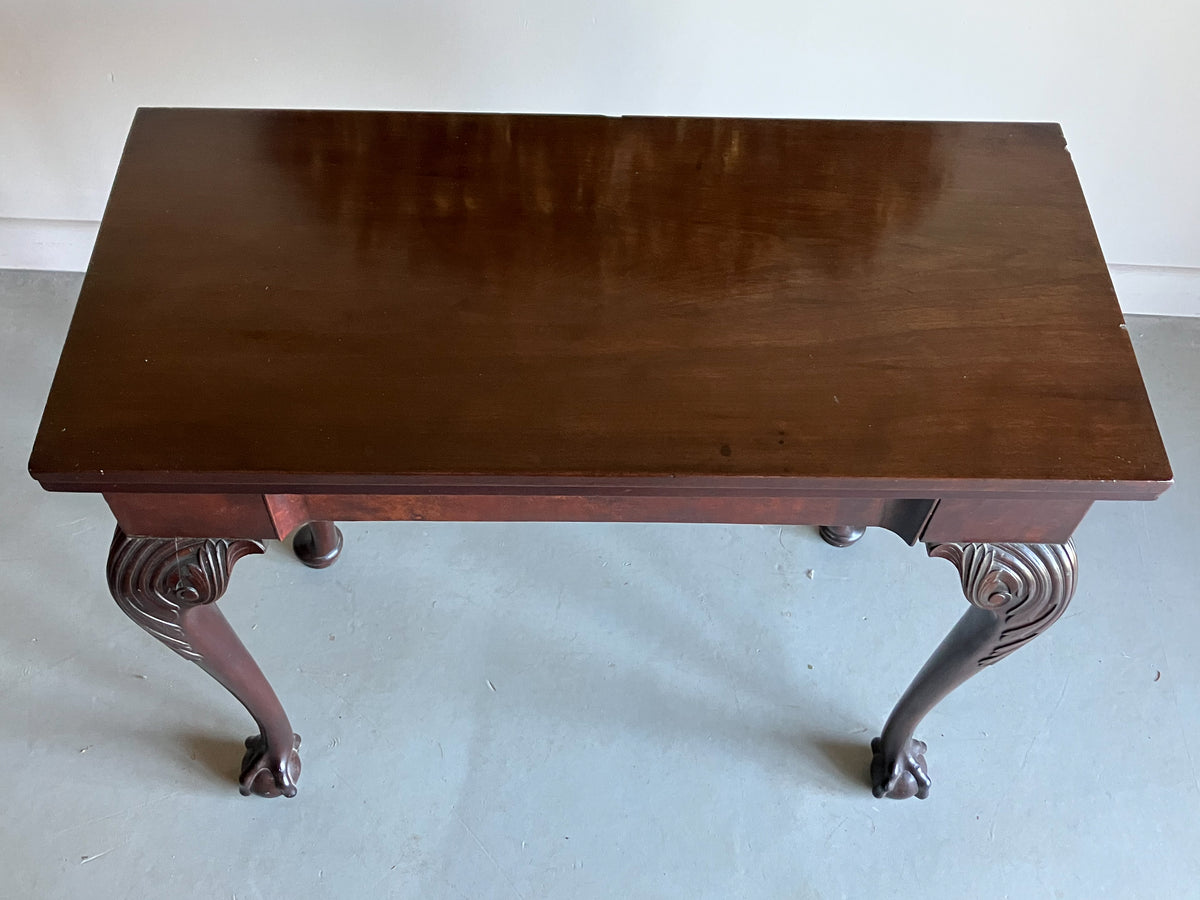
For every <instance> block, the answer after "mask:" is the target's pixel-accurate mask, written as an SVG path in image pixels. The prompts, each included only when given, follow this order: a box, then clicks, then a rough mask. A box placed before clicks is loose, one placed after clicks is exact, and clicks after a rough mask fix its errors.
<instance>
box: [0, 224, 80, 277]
mask: <svg viewBox="0 0 1200 900" xmlns="http://www.w3.org/2000/svg"><path fill="white" fill-rule="evenodd" d="M99 228H100V223H99V222H81V221H78V220H74V219H15V218H2V217H0V269H43V270H52V271H58V272H82V271H84V270H85V269H87V264H88V259H90V258H91V255H92V245H93V244H94V243H96V232H97V231H98V230H99Z"/></svg>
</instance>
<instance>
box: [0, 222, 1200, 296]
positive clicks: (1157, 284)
mask: <svg viewBox="0 0 1200 900" xmlns="http://www.w3.org/2000/svg"><path fill="white" fill-rule="evenodd" d="M99 227H100V223H99V222H81V221H69V220H62V219H17V218H0V269H44V270H55V271H62V272H82V271H84V270H85V269H86V268H87V264H88V259H89V258H90V257H91V255H92V245H93V244H94V243H95V242H96V231H97V230H98V229H99ZM1109 271H1110V273H1111V274H1112V279H1113V285H1114V287H1115V288H1116V290H1117V298H1118V299H1119V300H1120V302H1121V309H1122V311H1123V312H1125V314H1126V315H1152V316H1200V267H1182V266H1130V265H1111V266H1109Z"/></svg>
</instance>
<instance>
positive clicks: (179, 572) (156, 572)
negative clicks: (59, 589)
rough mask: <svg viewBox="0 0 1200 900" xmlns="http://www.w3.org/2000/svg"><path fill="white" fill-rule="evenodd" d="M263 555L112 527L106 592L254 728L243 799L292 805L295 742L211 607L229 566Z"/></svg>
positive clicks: (242, 546) (238, 546) (248, 545)
mask: <svg viewBox="0 0 1200 900" xmlns="http://www.w3.org/2000/svg"><path fill="white" fill-rule="evenodd" d="M262 552H263V545H262V544H261V543H259V542H258V541H250V540H225V539H212V538H141V537H128V536H126V535H125V533H124V532H123V531H122V530H121V528H120V526H118V527H117V531H116V534H115V535H114V536H113V543H112V549H111V550H110V551H109V555H108V586H109V590H111V591H112V595H113V598H114V599H115V600H116V601H117V605H118V606H120V607H121V609H122V610H124V611H125V614H126V615H128V616H129V618H131V619H133V621H134V622H136V623H137V624H138V625H140V626H141V627H142V628H144V629H145V630H146V631H148V632H150V634H152V635H154V636H155V637H156V638H158V639H159V640H160V641H162V642H163V643H164V644H166V645H167V646H168V647H170V648H171V649H172V650H174V651H175V652H176V653H178V654H179V655H180V656H182V657H183V658H184V659H190V660H191V661H192V662H194V663H196V664H197V665H199V666H200V668H202V669H204V671H206V672H207V673H208V674H209V675H211V676H212V677H213V678H215V679H216V680H217V681H218V682H220V683H221V684H222V685H223V686H224V687H225V688H226V690H228V691H229V692H230V693H231V694H233V696H234V697H236V698H237V699H238V700H240V701H241V703H242V705H243V706H245V707H246V709H247V711H249V713H250V715H251V716H253V717H254V721H255V722H257V723H258V727H259V734H258V735H255V736H253V737H250V738H248V739H247V740H246V755H245V757H244V758H243V760H242V774H241V777H240V778H239V782H240V784H241V791H242V793H243V794H247V795H248V794H258V795H259V796H260V797H277V796H279V795H281V794H282V795H283V796H285V797H293V796H295V794H296V779H297V778H298V777H299V776H300V754H299V753H298V752H297V751H298V749H299V747H300V736H299V735H298V734H296V733H295V732H293V731H292V725H291V723H290V722H289V721H288V717H287V713H285V712H284V711H283V706H282V705H281V704H280V703H279V698H278V697H276V696H275V691H273V690H272V689H271V685H270V684H269V683H268V682H267V679H266V677H265V676H264V675H263V673H262V671H261V670H260V669H259V668H258V664H257V663H255V662H254V659H253V657H251V656H250V653H249V652H248V651H247V650H246V648H245V647H244V646H243V645H242V642H241V641H240V640H238V637H237V635H236V634H235V633H234V631H233V628H231V627H230V625H229V622H228V621H226V619H225V617H224V616H223V615H222V614H221V611H220V610H219V609H217V605H216V601H217V600H219V599H220V598H221V595H222V594H224V593H225V588H226V586H227V585H228V583H229V570H230V569H231V568H232V567H233V564H234V563H235V562H237V561H238V560H239V559H241V558H242V557H243V556H247V555H249V554H252V553H262Z"/></svg>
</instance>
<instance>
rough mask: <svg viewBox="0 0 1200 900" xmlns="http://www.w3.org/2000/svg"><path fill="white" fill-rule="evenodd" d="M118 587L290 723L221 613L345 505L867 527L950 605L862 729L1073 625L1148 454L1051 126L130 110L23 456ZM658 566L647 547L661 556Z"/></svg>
mask: <svg viewBox="0 0 1200 900" xmlns="http://www.w3.org/2000/svg"><path fill="white" fill-rule="evenodd" d="M30 472H31V473H32V474H33V476H34V477H35V478H36V479H37V480H38V481H39V482H41V484H42V485H43V486H44V487H45V488H47V489H49V490H55V491H93V492H102V493H103V495H104V497H105V499H106V500H107V501H108V504H109V506H110V507H111V509H112V511H113V513H114V515H115V516H116V520H117V529H116V536H115V538H114V540H113V544H112V551H111V554H110V556H109V560H108V582H109V586H110V588H111V590H112V593H113V596H114V597H115V598H116V600H117V603H118V604H119V605H120V607H121V608H122V609H123V610H124V611H125V612H126V613H127V614H128V615H129V616H130V617H131V618H132V619H133V620H134V621H135V622H137V623H138V624H139V625H141V626H142V627H143V628H145V629H146V630H147V631H149V632H150V633H151V634H153V635H154V636H155V637H157V638H158V639H159V640H161V641H163V642H164V643H165V644H166V645H167V646H168V647H170V648H171V649H172V650H174V651H176V652H177V653H179V654H180V655H182V656H184V657H186V658H187V659H191V660H193V661H195V662H196V663H198V664H199V665H200V666H201V667H203V668H204V669H205V670H206V671H207V672H209V673H210V674H211V675H212V676H213V677H214V678H216V680H217V681H219V682H220V683H221V684H222V685H224V686H225V687H226V688H228V689H229V690H230V691H231V692H232V693H233V695H234V696H235V697H236V698H237V699H238V700H240V701H241V702H242V703H243V704H244V705H245V706H246V708H247V709H248V710H249V711H250V714H251V715H252V716H253V717H254V719H255V721H256V722H257V723H258V726H259V729H260V734H258V735H256V736H255V737H253V738H251V739H250V740H248V741H247V748H248V749H247V753H246V758H245V761H244V767H243V770H242V775H241V789H242V792H243V793H251V792H252V793H256V794H260V795H263V796H275V795H279V794H282V795H284V796H292V795H293V794H295V792H296V779H297V776H298V774H299V771H300V759H299V755H298V753H297V748H298V746H299V743H300V739H299V737H297V736H296V735H295V734H294V732H293V730H292V726H291V724H290V723H289V721H288V718H287V715H286V714H285V713H284V710H283V707H282V706H281V705H280V703H279V701H278V699H277V698H276V696H275V693H274V691H273V690H272V689H271V687H270V685H269V684H268V683H267V680H266V679H265V677H264V676H263V674H262V673H261V671H260V670H259V668H258V666H257V665H256V664H255V662H254V660H253V659H252V658H251V656H250V654H249V653H248V652H247V651H246V649H245V648H244V647H243V645H242V644H241V642H240V641H239V640H238V638H237V637H236V636H235V635H234V633H233V631H232V630H231V628H230V627H229V625H228V624H227V622H226V620H225V619H224V617H223V616H222V615H221V613H220V612H219V611H218V608H217V606H216V601H217V600H218V599H219V598H220V597H221V595H222V594H223V593H224V591H225V588H226V584H227V582H228V580H229V573H230V569H231V567H232V566H233V564H234V563H235V562H236V561H237V560H238V559H240V558H241V557H243V556H245V555H247V554H250V553H260V552H262V550H263V544H262V541H263V540H264V539H269V538H285V537H286V536H288V535H290V534H293V533H294V534H295V539H294V547H295V551H296V554H297V555H298V556H299V557H300V559H301V560H302V561H304V562H306V563H308V564H309V565H312V566H326V565H329V564H330V563H332V562H333V561H334V560H335V559H336V557H337V555H338V553H339V551H340V549H341V535H340V532H339V531H338V529H337V528H336V526H335V525H334V524H333V522H334V521H337V520H395V519H429V520H435V519H438V520H500V521H520V520H542V521H552V520H570V521H639V522H678V521H686V522H726V523H737V522H756V523H788V524H815V525H825V526H827V527H825V528H823V529H822V535H823V536H824V537H825V538H826V540H828V541H830V542H831V543H834V544H837V545H839V546H845V545H848V544H851V543H853V542H854V541H855V540H857V539H858V538H859V537H860V536H861V534H862V532H863V529H864V528H865V527H867V526H878V527H882V528H887V529H889V530H891V531H893V532H895V533H896V534H898V535H900V536H901V537H902V538H904V539H905V540H906V541H908V542H910V543H912V544H915V543H917V542H923V543H924V544H925V545H926V546H927V547H928V550H929V553H930V555H932V556H937V557H941V558H943V559H947V560H949V561H950V562H952V563H953V564H954V565H955V566H957V567H958V569H959V571H960V572H961V574H962V585H963V589H964V591H965V593H966V598H967V600H968V601H969V602H970V604H971V606H970V608H969V609H968V610H967V612H966V614H965V615H964V616H963V618H962V620H961V621H960V622H959V624H958V625H957V626H956V627H955V628H954V629H953V631H952V632H951V633H950V635H949V636H948V637H947V638H946V639H945V640H944V641H943V642H942V644H941V645H940V646H939V647H938V648H937V649H936V650H935V651H934V653H933V656H932V657H931V658H930V660H929V662H928V663H927V664H926V666H925V667H924V668H923V669H922V670H921V672H920V673H919V674H918V675H917V676H916V679H915V680H914V681H913V683H912V685H911V686H910V687H909V688H908V690H907V692H906V693H905V694H904V695H903V697H902V698H901V699H900V701H899V704H898V705H897V706H896V708H895V710H894V711H893V713H892V715H891V717H890V718H889V719H888V722H887V724H886V725H885V726H884V728H883V732H882V736H881V737H879V738H877V739H876V740H875V741H874V742H873V743H872V746H873V749H874V760H873V762H872V764H871V773H870V774H871V779H872V782H873V784H874V791H875V794H876V795H877V796H882V795H885V794H886V795H888V796H892V797H905V796H912V795H914V794H915V795H916V796H918V797H924V796H925V795H926V793H927V792H928V788H929V778H928V776H927V774H926V771H925V759H924V755H923V754H924V751H925V745H924V744H923V743H921V742H920V741H917V740H915V739H914V738H913V732H914V729H915V728H916V726H917V724H918V723H919V722H920V721H921V719H922V717H923V716H924V715H925V714H926V713H927V712H928V711H929V710H930V709H931V708H932V707H933V706H934V704H936V703H937V702H938V701H939V700H940V699H941V698H942V697H944V696H945V695H946V694H947V693H949V692H950V691H951V690H952V689H953V688H955V687H956V686H957V685H959V684H960V683H962V682H963V681H964V680H966V679H967V678H969V677H970V676H971V675H972V674H974V673H975V672H976V671H978V670H979V669H980V668H982V667H983V666H987V665H989V664H991V663H993V662H996V661H997V660H999V659H1001V658H1003V657H1004V656H1006V655H1008V654H1009V653H1011V652H1012V651H1013V650H1015V649H1017V648H1018V647H1020V646H1022V645H1023V644H1025V643H1026V642H1027V641H1029V640H1030V639H1031V638H1033V637H1034V636H1035V635H1037V634H1039V633H1040V632H1042V631H1043V630H1044V629H1045V628H1046V627H1047V626H1049V625H1050V624H1051V623H1052V622H1054V621H1055V620H1056V619H1057V618H1058V617H1059V616H1061V615H1062V613H1063V610H1064V608H1065V607H1066V605H1067V603H1068V601H1069V600H1070V599H1071V595H1072V593H1073V592H1074V589H1075V579H1076V556H1075V551H1074V549H1073V547H1072V545H1071V543H1070V537H1071V534H1072V532H1073V530H1074V529H1075V527H1076V525H1078V524H1079V522H1080V520H1081V519H1082V518H1083V516H1084V514H1085V513H1086V512H1087V510H1088V507H1089V506H1091V504H1092V503H1093V501H1096V500H1149V499H1152V498H1154V497H1155V496H1157V495H1158V494H1160V493H1161V492H1162V491H1163V490H1165V489H1166V488H1167V487H1168V486H1169V485H1170V482H1171V470H1170V466H1169V464H1168V461H1167V458H1166V454H1165V452H1164V450H1163V446H1162V443H1161V440H1160V438H1159V434H1158V430H1157V427H1156V425H1155V421H1154V416H1153V413H1152V411H1151V408H1150V404H1149V402H1148V400H1147V397H1146V393H1145V389H1144V387H1143V384H1142V379H1141V376H1140V373H1139V371H1138V367H1137V363H1136V361H1135V359H1134V354H1133V350H1132V348H1131V345H1130V342H1129V339H1128V335H1127V333H1126V331H1125V326H1124V324H1123V322H1122V318H1121V313H1120V311H1119V309H1118V307H1117V303H1116V299H1115V297H1114V295H1113V290H1112V286H1111V283H1110V281H1109V277H1108V274H1107V270H1106V268H1105V264H1104V259H1103V257H1102V255H1101V251H1100V247H1099V245H1098V243H1097V240H1096V236H1095V233H1094V231H1093V228H1092V225H1091V221H1090V219H1089V215H1088V211H1087V208H1086V206H1085V204H1084V199H1083V195H1082V193H1081V191H1080V187H1079V183H1078V180H1077V178H1076V175H1075V171H1074V169H1073V167H1072V164H1071V160H1070V157H1069V155H1068V153H1067V151H1066V148H1065V144H1064V140H1063V137H1062V133H1061V131H1060V129H1059V128H1058V126H1056V125H1049V124H961V123H915V122H907V123H902V122H895V123H887V122H836V121H780V120H747V119H740V120H739V119H695V118H693V119H686V118H634V117H626V118H604V117H591V116H520V115H458V114H416V113H382V112H305V111H261V110H260V111H250V110H187V109H144V110H141V111H139V112H138V114H137V116H136V118H135V120H134V122H133V127H132V130H131V132H130V135H129V139H128V143H127V144H126V147H125V152H124V156H123V158H122V160H121V165H120V169H119V171H118V173H117V177H116V181H115V184H114V186H113V190H112V194H111V197H110V199H109V203H108V208H107V211H106V213H105V216H104V221H103V224H102V226H101V229H100V235H99V239H98V240H97V243H96V247H95V251H94V253H93V255H92V259H91V264H90V266H89V270H88V274H87V277H86V279H85V281H84V283H83V287H82V291H81V294H80V297H79V302H78V306H77V308H76V311H75V316H74V320H73V322H72V324H71V329H70V333H69V334H68V337H67V340H66V346H65V348H64V350H63V354H62V359H61V361H60V363H59V367H58V373H57V375H56V377H55V380H54V384H53V387H52V389H51V391H50V396H49V399H48V401H47V404H46V411H45V415H44V418H43V419H42V423H41V428H40V430H39V432H38V436H37V441H36V445H35V447H34V449H33V455H32V458H31V460H30ZM669 564H670V563H669V560H664V565H669Z"/></svg>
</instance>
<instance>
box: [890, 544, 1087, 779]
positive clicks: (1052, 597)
mask: <svg viewBox="0 0 1200 900" xmlns="http://www.w3.org/2000/svg"><path fill="white" fill-rule="evenodd" d="M929 555H930V556H938V557H941V558H942V559H948V560H950V561H951V562H952V563H954V564H955V565H956V566H957V567H958V570H959V572H960V574H961V576H962V585H963V592H964V593H965V594H966V596H967V600H968V601H969V602H970V603H971V609H969V610H967V612H966V613H965V614H964V615H963V617H962V618H961V619H959V621H958V624H957V625H955V626H954V628H953V629H951V631H950V634H948V635H947V636H946V638H945V640H943V641H942V643H941V644H940V645H939V646H938V648H937V649H936V650H935V651H934V652H933V656H931V657H930V658H929V661H928V662H927V663H925V666H924V667H923V668H922V669H921V671H920V672H918V673H917V677H916V678H914V679H913V682H912V684H910V685H909V686H908V690H906V691H905V692H904V696H902V697H901V698H900V702H899V703H897V704H896V708H895V709H894V710H892V714H891V716H889V717H888V720H887V724H886V725H884V727H883V734H882V736H880V737H877V738H875V740H873V741H872V742H871V750H872V751H873V753H874V757H873V758H872V760H871V785H872V789H873V791H874V793H875V796H876V797H883V796H888V797H892V798H894V799H903V798H905V797H912V796H914V795H915V796H917V797H920V798H921V799H924V798H925V797H926V796H928V794H929V775H928V774H927V773H926V771H925V756H924V753H925V749H926V747H925V744H923V743H922V742H921V741H917V740H914V739H913V732H914V731H915V730H916V728H917V725H919V724H920V722H921V720H922V719H923V718H925V716H926V714H927V713H928V712H929V711H930V710H931V709H933V707H934V706H936V705H937V704H938V702H940V701H941V700H942V698H943V697H945V696H946V695H947V694H949V693H950V692H951V691H953V690H954V689H955V688H956V687H958V686H959V685H960V684H962V683H963V682H964V681H966V680H967V679H968V678H970V677H971V676H972V675H974V674H975V673H976V672H978V671H979V670H980V669H982V668H983V667H984V666H990V665H991V664H992V663H994V662H998V661H1000V660H1001V659H1003V658H1004V657H1006V656H1008V654H1010V653H1012V652H1013V651H1014V650H1017V649H1018V648H1020V647H1022V646H1024V645H1025V644H1027V643H1028V642H1029V641H1031V640H1033V639H1034V638H1035V637H1037V636H1038V635H1039V634H1041V633H1042V632H1043V631H1045V630H1046V629H1047V628H1049V627H1050V626H1051V625H1053V624H1054V622H1055V621H1056V620H1057V619H1058V617H1059V616H1061V615H1062V614H1063V611H1064V610H1066V608H1067V604H1068V603H1069V602H1070V600H1071V597H1072V595H1073V594H1074V593H1075V580H1076V573H1077V570H1078V567H1079V563H1078V560H1077V559H1076V557H1075V548H1074V546H1073V545H1072V544H1071V543H1070V542H1069V541H1068V542H1067V543H1065V544H930V545H929Z"/></svg>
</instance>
